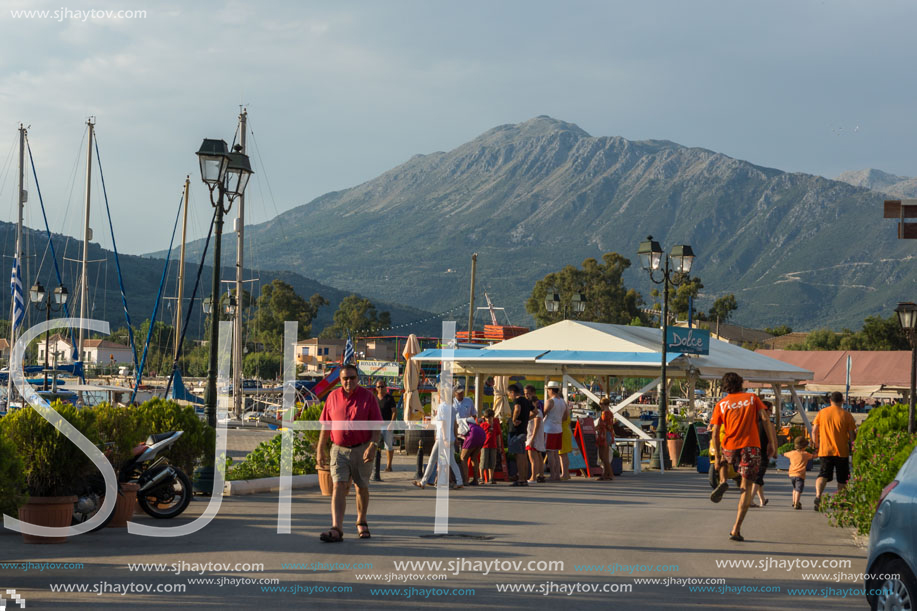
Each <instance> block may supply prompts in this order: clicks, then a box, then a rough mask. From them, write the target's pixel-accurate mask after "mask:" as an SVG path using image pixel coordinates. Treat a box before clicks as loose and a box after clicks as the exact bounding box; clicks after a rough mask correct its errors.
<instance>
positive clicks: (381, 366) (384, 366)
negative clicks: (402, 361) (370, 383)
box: [357, 361, 398, 378]
mask: <svg viewBox="0 0 917 611" xmlns="http://www.w3.org/2000/svg"><path fill="white" fill-rule="evenodd" d="M357 371H359V372H360V375H361V376H368V377H372V378H397V377H398V363H396V362H394V361H357Z"/></svg>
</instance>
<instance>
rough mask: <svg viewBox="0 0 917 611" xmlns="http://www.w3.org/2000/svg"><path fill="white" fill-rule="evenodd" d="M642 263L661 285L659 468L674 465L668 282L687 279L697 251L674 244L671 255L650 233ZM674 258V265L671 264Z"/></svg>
mask: <svg viewBox="0 0 917 611" xmlns="http://www.w3.org/2000/svg"><path fill="white" fill-rule="evenodd" d="M637 254H638V255H639V256H640V259H641V262H642V264H643V269H645V270H646V271H647V272H649V275H650V280H652V281H653V282H654V283H656V284H661V285H662V287H663V288H662V363H661V369H662V371H661V377H662V385H661V386H660V389H661V390H660V391H659V425H658V426H657V427H656V436H657V438H659V439H661V440H662V441H660V442H658V447H657V448H656V452H655V453H654V455H653V459H652V462H653V463H654V464H655V466H656V468H661V467H662V466H663V465H664V466H665V468H666V469H670V468H671V467H672V463H671V457H670V456H668V451H667V443H666V430H667V428H668V427H667V423H666V418H667V416H668V382H667V380H666V375H667V374H666V364H667V363H666V361H667V359H668V354H667V352H668V350H667V348H668V347H667V343H666V334H667V333H668V330H669V286H670V285H671V286H672V287H673V288H674V287H677V286H678V285H679V284H681V283H683V282H684V281H685V280H687V279H688V274H689V273H690V272H691V265H692V264H693V263H694V251H693V250H692V249H691V247H690V246H688V245H687V244H684V245H679V246H673V247H672V252H671V253H669V254H668V255H666V254H665V252H664V251H663V250H662V247H661V246H659V242H656V241H655V240H653V236H648V237H647V238H646V240H645V241H643V242H641V243H640V248H639V249H637ZM670 262H671V264H672V265H671V267H670ZM657 271H661V272H662V278H661V279H659V280H657V279H656V272H657Z"/></svg>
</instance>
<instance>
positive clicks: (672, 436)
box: [665, 414, 685, 466]
mask: <svg viewBox="0 0 917 611" xmlns="http://www.w3.org/2000/svg"><path fill="white" fill-rule="evenodd" d="M666 424H667V429H668V430H667V432H666V434H665V438H666V445H668V450H669V458H670V459H671V461H672V466H678V459H679V457H680V456H681V448H682V446H683V445H684V443H685V440H684V431H685V426H684V422H682V420H681V418H679V417H678V416H676V415H675V414H669V415H668V417H667V418H666Z"/></svg>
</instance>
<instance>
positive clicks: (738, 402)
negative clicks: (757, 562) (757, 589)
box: [710, 372, 777, 541]
mask: <svg viewBox="0 0 917 611" xmlns="http://www.w3.org/2000/svg"><path fill="white" fill-rule="evenodd" d="M742 382H743V380H742V376H740V375H739V374H737V373H734V372H729V373H727V374H726V375H724V376H723V382H722V386H723V392H725V393H726V397H725V398H724V399H721V400H720V401H719V403H717V404H716V407H715V408H714V409H713V418H711V420H710V423H711V424H712V425H713V448H714V450H715V451H716V456H717V465H716V467H717V469H719V472H720V485H719V486H717V487H716V490H714V491H713V492H712V493H710V500H711V501H713V502H714V503H719V502H720V501H721V500H722V499H723V494H724V493H725V492H726V490H728V489H729V484H727V483H726V481H727V479H726V475H727V468H728V466H729V465H730V464H731V465H732V466H733V467H734V468H735V470H736V472H737V473H738V474H739V475H741V476H742V494H741V496H740V497H739V510H738V513H737V514H736V521H735V524H734V525H733V527H732V532H730V533H729V538H730V539H732V540H733V541H744V540H745V539H744V537H742V534H741V532H740V529H741V528H742V522H743V521H744V520H745V514H746V513H747V512H748V506H749V505H750V504H751V490H752V484H754V483H755V479H756V478H757V477H758V470H759V469H760V467H761V441H760V437H759V436H758V421H759V419H760V420H761V421H762V422H763V423H764V427H765V429H766V431H767V438H768V443H767V456H768V458H773V457H774V456H775V455H776V448H777V436H776V433H775V432H774V427H773V426H771V421H770V419H769V418H768V411H767V407H766V406H765V405H764V403H762V402H761V399H759V398H758V397H757V395H754V394H752V393H747V392H742ZM720 429H724V430H725V435H724V437H723V440H722V447H721V445H720Z"/></svg>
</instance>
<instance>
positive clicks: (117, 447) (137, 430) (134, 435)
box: [91, 403, 146, 528]
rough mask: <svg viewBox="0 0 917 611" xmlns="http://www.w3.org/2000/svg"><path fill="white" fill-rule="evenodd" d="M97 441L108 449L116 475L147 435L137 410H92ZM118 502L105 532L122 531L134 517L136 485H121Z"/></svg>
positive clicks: (99, 407)
mask: <svg viewBox="0 0 917 611" xmlns="http://www.w3.org/2000/svg"><path fill="white" fill-rule="evenodd" d="M91 413H92V415H93V417H94V418H95V428H96V431H97V432H98V435H99V439H100V441H101V442H102V443H103V444H106V445H107V446H108V449H107V450H106V455H107V456H108V459H109V460H110V461H111V463H112V465H113V466H114V468H115V472H116V473H117V472H118V470H119V468H120V466H121V465H123V464H124V463H126V462H127V461H128V460H129V459H130V458H131V456H132V451H133V449H134V447H136V446H137V444H139V443H140V442H142V441H143V440H144V439H145V437H146V434H145V433H144V431H145V427H144V426H143V422H142V418H141V417H140V415H139V413H138V412H137V410H136V409H133V408H129V407H112V406H111V405H108V404H107V403H102V404H100V405H98V406H96V407H94V408H93V409H92V410H91ZM119 488H120V491H119V493H118V498H116V499H115V509H114V515H113V516H112V518H111V521H109V523H108V525H107V526H108V528H124V527H126V526H127V521H128V520H129V519H130V518H131V515H133V513H134V508H135V505H136V503H137V491H138V490H140V486H139V484H136V483H132V482H120V483H119Z"/></svg>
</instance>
